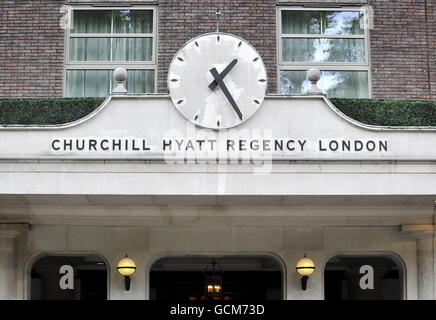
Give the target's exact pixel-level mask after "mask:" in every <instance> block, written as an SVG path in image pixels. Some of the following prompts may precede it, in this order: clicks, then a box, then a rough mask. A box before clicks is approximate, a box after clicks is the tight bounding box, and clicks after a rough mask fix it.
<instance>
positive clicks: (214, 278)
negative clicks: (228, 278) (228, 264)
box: [204, 259, 224, 300]
mask: <svg viewBox="0 0 436 320" xmlns="http://www.w3.org/2000/svg"><path fill="white" fill-rule="evenodd" d="M223 274H224V270H223V268H222V267H221V265H220V264H219V263H217V262H216V261H215V259H212V262H210V263H208V264H207V266H206V268H205V269H204V286H205V296H206V297H207V298H208V299H213V300H217V299H222V296H223Z"/></svg>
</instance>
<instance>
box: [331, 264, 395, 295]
mask: <svg viewBox="0 0 436 320" xmlns="http://www.w3.org/2000/svg"><path fill="white" fill-rule="evenodd" d="M403 279H404V270H403V268H402V266H401V265H400V264H399V263H397V262H396V261H395V260H394V259H392V258H390V257H385V256H352V255H344V256H336V257H333V258H331V259H330V260H329V261H328V263H327V265H326V267H325V270H324V296H325V299H326V300H400V299H403Z"/></svg>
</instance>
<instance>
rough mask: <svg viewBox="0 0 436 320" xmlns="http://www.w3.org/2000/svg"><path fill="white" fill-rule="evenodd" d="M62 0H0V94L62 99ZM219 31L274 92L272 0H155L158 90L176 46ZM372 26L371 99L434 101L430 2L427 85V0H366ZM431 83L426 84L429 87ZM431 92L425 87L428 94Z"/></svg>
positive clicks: (434, 28) (434, 33)
mask: <svg viewBox="0 0 436 320" xmlns="http://www.w3.org/2000/svg"><path fill="white" fill-rule="evenodd" d="M64 3H65V1H64V0H0V63H1V69H0V97H20V96H23V97H43V96H62V73H63V54H64V51H63V50H64V31H63V30H62V29H61V28H60V27H59V20H60V18H61V16H62V14H61V13H59V8H60V7H61V5H62V4H64ZM217 4H219V5H220V7H221V11H222V16H221V28H220V29H221V31H223V32H229V33H233V34H235V35H237V36H240V37H242V38H244V39H246V40H248V41H250V43H251V44H252V45H253V46H254V47H255V48H256V49H257V50H258V51H259V52H260V54H261V56H262V58H263V59H264V61H265V64H266V66H267V69H268V76H269V86H268V92H269V93H275V92H276V90H277V70H276V63H277V48H276V0H238V1H236V0H235V1H229V0H216V1H213V2H212V1H210V0H177V1H175V0H160V1H159V6H158V8H159V14H158V16H159V21H158V23H159V27H158V36H159V39H158V75H157V76H158V91H159V92H161V93H164V92H167V85H166V74H167V71H168V67H169V63H170V61H171V59H172V57H173V56H174V54H175V53H176V51H177V50H178V49H179V48H180V47H181V46H182V45H183V44H184V43H185V42H186V41H187V40H189V39H191V38H193V37H195V36H197V35H199V34H202V33H206V32H212V31H215V27H216V25H215V10H216V5H217ZM369 4H370V5H371V6H372V7H373V8H374V13H375V18H374V26H375V28H374V29H373V30H371V32H370V39H371V40H370V42H371V52H370V53H371V74H372V92H373V96H374V97H378V98H384V97H391V98H429V97H431V98H433V99H436V10H435V6H436V0H427V8H428V10H427V20H428V23H427V26H428V38H429V50H428V52H429V60H430V87H429V79H428V78H429V77H428V70H427V69H428V65H427V47H426V23H425V0H393V1H386V0H369ZM429 88H431V89H429ZM430 91H431V92H430Z"/></svg>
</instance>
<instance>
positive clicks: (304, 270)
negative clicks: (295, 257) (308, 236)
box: [296, 255, 315, 277]
mask: <svg viewBox="0 0 436 320" xmlns="http://www.w3.org/2000/svg"><path fill="white" fill-rule="evenodd" d="M296 269H297V272H298V273H299V274H300V275H302V276H306V277H307V276H310V275H311V274H312V273H313V272H314V271H315V264H314V263H313V261H312V260H311V259H309V258H308V257H307V256H306V255H304V258H302V259H300V260H299V261H298V263H297V268H296Z"/></svg>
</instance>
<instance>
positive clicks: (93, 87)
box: [67, 70, 154, 97]
mask: <svg viewBox="0 0 436 320" xmlns="http://www.w3.org/2000/svg"><path fill="white" fill-rule="evenodd" d="M115 86H116V83H115V80H114V79H113V70H68V71H67V97H106V96H107V95H108V94H109V93H110V92H111V91H112V88H115ZM125 86H126V89H127V91H128V92H129V93H153V92H154V70H128V71H127V81H126V82H125Z"/></svg>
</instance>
